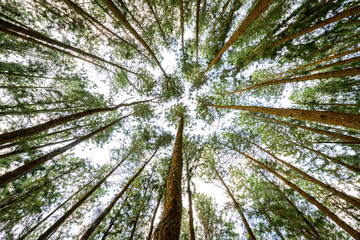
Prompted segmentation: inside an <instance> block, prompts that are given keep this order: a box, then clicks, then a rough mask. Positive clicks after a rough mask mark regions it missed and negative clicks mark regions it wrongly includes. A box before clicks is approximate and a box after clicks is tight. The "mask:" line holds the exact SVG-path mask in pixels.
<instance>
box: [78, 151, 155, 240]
mask: <svg viewBox="0 0 360 240" xmlns="http://www.w3.org/2000/svg"><path fill="white" fill-rule="evenodd" d="M157 150H158V149H156V150H155V151H154V153H153V155H152V156H151V157H150V158H149V160H147V161H146V162H145V163H144V164H143V165H142V167H141V168H140V169H139V170H138V171H137V172H136V173H135V174H134V175H133V176H132V177H131V178H130V179H129V181H128V182H127V183H126V185H125V187H124V188H123V189H122V190H121V192H119V193H118V194H117V195H116V196H115V197H114V198H113V200H112V201H111V202H110V203H109V205H108V206H107V207H106V208H105V210H104V211H103V212H102V213H101V214H100V216H98V217H97V218H96V220H95V221H94V222H93V223H92V224H91V226H90V227H89V228H88V230H87V231H86V232H85V233H84V235H83V236H82V237H81V239H80V240H85V239H88V238H89V237H90V236H91V234H92V233H93V232H94V231H95V229H96V228H97V227H98V226H99V224H100V223H101V222H102V220H104V218H105V217H106V216H107V215H108V214H109V212H110V211H111V209H112V208H113V207H114V206H115V204H116V202H117V201H118V200H119V199H120V198H121V196H122V195H123V194H124V193H125V191H126V190H127V189H128V188H129V186H130V185H131V184H132V183H133V181H134V180H135V179H136V178H137V177H138V176H139V175H140V173H141V172H142V171H143V170H144V168H145V167H146V165H147V164H148V163H149V162H150V161H151V159H152V158H153V157H154V156H155V154H156V152H157Z"/></svg>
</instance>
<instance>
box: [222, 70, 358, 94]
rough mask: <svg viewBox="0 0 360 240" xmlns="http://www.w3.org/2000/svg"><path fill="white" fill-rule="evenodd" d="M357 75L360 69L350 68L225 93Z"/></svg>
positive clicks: (265, 83)
mask: <svg viewBox="0 0 360 240" xmlns="http://www.w3.org/2000/svg"><path fill="white" fill-rule="evenodd" d="M357 75H360V67H357V68H350V69H345V70H337V71H330V72H325V73H316V74H312V75H307V76H303V77H295V78H287V79H281V80H272V81H266V82H262V83H259V84H255V85H253V86H251V87H247V88H244V89H241V90H238V91H234V92H228V93H225V95H230V94H234V93H239V92H245V91H248V90H252V89H256V88H259V87H265V86H273V85H277V84H282V83H295V82H305V81H309V80H316V79H323V78H340V77H346V76H357Z"/></svg>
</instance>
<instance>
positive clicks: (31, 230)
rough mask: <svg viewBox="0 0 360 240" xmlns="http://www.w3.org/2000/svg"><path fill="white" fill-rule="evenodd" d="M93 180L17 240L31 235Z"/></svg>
mask: <svg viewBox="0 0 360 240" xmlns="http://www.w3.org/2000/svg"><path fill="white" fill-rule="evenodd" d="M94 180H95V178H93V179H91V180H90V181H89V182H88V183H87V184H85V185H84V186H83V187H81V188H80V189H79V190H77V191H76V192H75V193H74V194H72V195H71V196H70V197H68V198H67V199H66V200H65V201H64V202H62V203H61V204H60V205H59V206H58V207H57V208H55V209H54V210H53V211H51V212H50V213H49V214H48V215H46V217H44V218H43V219H41V221H39V222H38V223H37V224H36V225H35V226H34V227H32V228H31V229H30V230H29V231H27V232H26V233H25V234H24V235H22V236H21V237H20V238H19V239H18V240H23V239H25V238H26V237H27V236H28V235H29V234H30V233H32V232H33V231H34V230H36V229H37V228H38V227H39V226H40V225H41V224H42V223H43V222H45V221H46V220H47V219H48V218H49V217H51V216H52V215H53V214H54V213H55V212H56V211H58V210H59V209H60V208H62V207H63V206H64V205H65V204H66V203H67V202H69V201H70V200H71V199H72V198H73V197H74V196H76V195H77V194H78V193H80V192H81V191H82V190H83V189H84V188H86V187H87V186H89V185H90V183H92V182H93V181H94Z"/></svg>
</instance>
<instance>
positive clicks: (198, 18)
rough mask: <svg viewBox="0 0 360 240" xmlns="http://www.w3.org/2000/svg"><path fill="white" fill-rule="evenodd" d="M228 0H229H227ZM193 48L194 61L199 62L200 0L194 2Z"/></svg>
mask: <svg viewBox="0 0 360 240" xmlns="http://www.w3.org/2000/svg"><path fill="white" fill-rule="evenodd" d="M229 1H230V0H229ZM195 28H196V29H195V35H196V36H195V48H196V63H198V62H199V31H200V0H197V2H196V26H195Z"/></svg>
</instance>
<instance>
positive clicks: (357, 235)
mask: <svg viewBox="0 0 360 240" xmlns="http://www.w3.org/2000/svg"><path fill="white" fill-rule="evenodd" d="M227 147H228V148H230V149H232V150H234V151H236V152H238V153H239V154H241V155H243V156H245V157H247V158H248V159H250V160H251V161H253V162H254V163H256V164H257V165H259V166H261V167H263V168H265V169H266V170H267V171H268V172H270V173H272V174H273V175H275V176H276V177H278V178H279V179H281V180H282V181H283V182H284V183H285V184H286V185H288V186H289V187H290V188H292V189H294V190H295V191H296V192H298V193H299V194H300V195H301V196H302V197H304V198H305V199H306V200H308V201H309V202H310V203H311V204H313V205H314V206H316V207H317V208H318V209H319V210H320V211H321V212H323V213H324V214H325V215H326V216H328V217H329V218H330V219H331V220H333V221H334V223H336V224H337V225H338V226H339V227H341V228H342V229H344V230H345V231H346V232H347V233H349V234H350V236H352V237H353V238H355V239H360V233H359V232H358V231H356V230H355V229H353V228H352V227H351V226H350V225H348V224H347V223H346V222H344V221H343V220H342V219H341V218H340V217H338V216H337V215H336V214H334V213H333V212H331V211H330V210H329V209H328V208H327V207H325V206H324V205H322V204H321V203H320V202H319V201H317V200H316V199H315V198H313V197H312V196H310V195H309V194H307V193H306V192H304V191H303V190H302V189H301V188H299V187H298V186H296V185H295V184H294V183H292V182H290V181H289V180H287V179H286V178H284V177H283V176H282V175H280V174H279V173H278V172H276V171H275V170H273V169H271V168H270V167H268V166H267V165H265V164H264V163H262V162H260V161H258V160H256V159H254V158H252V157H250V156H249V155H246V154H245V153H243V152H240V151H239V150H237V149H235V148H233V147H230V146H227Z"/></svg>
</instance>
